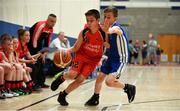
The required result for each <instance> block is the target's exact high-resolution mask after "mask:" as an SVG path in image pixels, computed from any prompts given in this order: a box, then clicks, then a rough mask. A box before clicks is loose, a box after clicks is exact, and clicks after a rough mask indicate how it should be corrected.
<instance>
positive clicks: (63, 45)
mask: <svg viewBox="0 0 180 111" xmlns="http://www.w3.org/2000/svg"><path fill="white" fill-rule="evenodd" d="M49 47H50V48H57V49H58V50H66V49H67V48H70V43H69V40H68V39H67V38H66V37H65V35H64V32H59V33H58V36H57V38H55V39H54V40H53V41H52V42H51V43H50V45H49ZM53 57H54V53H53V52H52V53H48V55H47V58H48V60H49V68H48V72H47V73H48V74H50V75H54V74H56V73H58V72H61V71H63V70H64V68H59V67H57V66H56V65H55V64H54V63H53Z"/></svg>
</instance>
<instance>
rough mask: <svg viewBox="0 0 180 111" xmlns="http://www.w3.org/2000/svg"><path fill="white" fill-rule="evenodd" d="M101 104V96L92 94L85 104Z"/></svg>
mask: <svg viewBox="0 0 180 111" xmlns="http://www.w3.org/2000/svg"><path fill="white" fill-rule="evenodd" d="M98 104H99V96H94V95H93V96H92V97H91V98H90V99H89V100H88V101H87V102H86V103H85V106H97V105H98Z"/></svg>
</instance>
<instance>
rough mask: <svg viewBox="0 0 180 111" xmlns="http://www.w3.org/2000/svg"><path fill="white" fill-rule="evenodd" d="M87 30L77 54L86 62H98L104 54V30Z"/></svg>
mask: <svg viewBox="0 0 180 111" xmlns="http://www.w3.org/2000/svg"><path fill="white" fill-rule="evenodd" d="M84 30H87V31H86V32H85V34H84V35H83V39H84V40H83V43H82V45H81V47H80V48H79V50H78V51H77V52H76V56H77V57H80V58H82V59H83V60H85V61H86V62H88V63H89V62H90V63H95V64H97V63H98V62H99V61H100V59H101V57H102V55H103V43H104V39H103V36H102V32H101V31H100V30H99V31H97V32H96V33H94V34H93V33H91V32H90V30H88V29H84Z"/></svg>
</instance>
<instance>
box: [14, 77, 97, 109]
mask: <svg viewBox="0 0 180 111" xmlns="http://www.w3.org/2000/svg"><path fill="white" fill-rule="evenodd" d="M94 80H95V79H91V80H89V81H86V82H84V83H83V84H82V85H84V84H87V83H89V82H92V81H94ZM57 95H59V93H57V94H54V95H52V96H49V97H47V98H45V99H42V100H40V101H37V102H34V103H32V104H30V105H27V106H24V107H22V108H19V109H17V111H21V110H23V109H26V108H29V107H31V106H34V105H36V104H39V103H41V102H43V101H46V100H48V99H51V98H53V97H55V96H57Z"/></svg>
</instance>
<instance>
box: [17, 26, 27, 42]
mask: <svg viewBox="0 0 180 111" xmlns="http://www.w3.org/2000/svg"><path fill="white" fill-rule="evenodd" d="M26 31H27V30H25V29H19V30H18V31H17V33H18V38H19V40H20V39H21V38H20V37H21V36H23V35H24V33H25V32H26Z"/></svg>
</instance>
